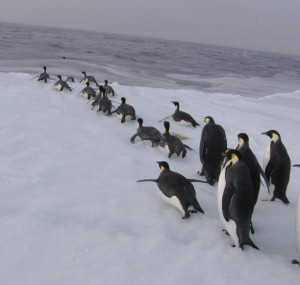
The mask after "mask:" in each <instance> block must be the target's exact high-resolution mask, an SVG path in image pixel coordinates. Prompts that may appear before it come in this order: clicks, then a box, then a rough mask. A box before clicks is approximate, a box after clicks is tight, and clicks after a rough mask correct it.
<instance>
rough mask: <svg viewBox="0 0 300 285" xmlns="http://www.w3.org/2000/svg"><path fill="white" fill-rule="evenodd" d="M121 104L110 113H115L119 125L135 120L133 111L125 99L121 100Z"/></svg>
mask: <svg viewBox="0 0 300 285" xmlns="http://www.w3.org/2000/svg"><path fill="white" fill-rule="evenodd" d="M121 102H122V103H121V104H120V106H119V107H118V108H117V109H116V110H114V111H113V112H111V113H112V114H113V113H116V114H117V117H118V118H120V119H121V123H125V121H126V120H127V119H131V120H136V116H135V109H134V108H133V107H132V106H131V105H129V104H127V103H126V98H125V97H122V98H121Z"/></svg>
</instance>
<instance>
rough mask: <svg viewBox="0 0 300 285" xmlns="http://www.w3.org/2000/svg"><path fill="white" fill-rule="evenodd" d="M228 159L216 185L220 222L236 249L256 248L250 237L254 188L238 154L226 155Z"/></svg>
mask: <svg viewBox="0 0 300 285" xmlns="http://www.w3.org/2000/svg"><path fill="white" fill-rule="evenodd" d="M225 155H226V157H227V158H228V160H227V162H226V164H225V166H224V167H223V169H222V171H221V174H220V177H219V183H218V210H219V214H220V218H221V221H222V223H223V225H224V226H225V228H226V230H227V232H228V234H229V235H230V237H231V238H232V240H233V241H234V244H235V246H236V247H240V248H241V249H244V245H250V246H252V247H253V248H255V249H258V247H257V246H256V245H255V244H254V243H253V241H252V240H251V239H250V237H249V232H250V223H251V216H252V212H253V207H254V196H253V187H252V182H251V177H250V172H249V169H248V167H247V165H246V164H245V163H244V162H243V161H242V160H241V155H240V153H239V152H238V151H237V150H233V149H228V150H226V151H225Z"/></svg>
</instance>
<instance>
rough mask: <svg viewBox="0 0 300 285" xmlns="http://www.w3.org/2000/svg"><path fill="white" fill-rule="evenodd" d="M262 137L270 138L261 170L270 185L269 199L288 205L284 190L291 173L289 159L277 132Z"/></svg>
mask: <svg viewBox="0 0 300 285" xmlns="http://www.w3.org/2000/svg"><path fill="white" fill-rule="evenodd" d="M262 135H267V136H268V137H270V141H269V142H268V144H267V147H266V150H265V154H264V159H263V168H264V171H265V174H266V177H267V179H268V182H269V185H270V199H271V201H274V200H275V198H278V199H280V200H281V201H282V202H283V203H285V204H288V203H289V200H288V198H287V197H286V190H287V186H288V183H289V180H290V172H291V160H290V157H289V155H288V153H287V151H286V149H285V147H284V145H283V143H282V141H281V138H280V134H279V133H278V132H277V131H275V130H270V131H267V132H264V133H262Z"/></svg>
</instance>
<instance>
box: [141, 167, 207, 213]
mask: <svg viewBox="0 0 300 285" xmlns="http://www.w3.org/2000/svg"><path fill="white" fill-rule="evenodd" d="M157 163H158V165H159V169H160V175H159V177H158V178H157V179H142V180H138V181H137V182H145V181H149V182H156V184H157V186H158V193H159V194H160V196H161V198H162V199H163V200H165V201H166V202H168V203H170V204H171V205H173V206H175V207H176V208H177V209H179V211H180V212H181V213H182V218H183V219H186V218H189V217H190V213H197V212H200V213H202V214H204V211H203V209H202V208H201V206H200V204H199V202H198V201H197V198H196V191H195V188H194V186H193V184H192V182H204V181H201V180H196V179H187V178H185V177H184V176H183V175H181V174H179V173H177V172H174V171H171V170H170V167H169V164H168V163H167V162H165V161H158V162H157ZM204 183H205V182H204Z"/></svg>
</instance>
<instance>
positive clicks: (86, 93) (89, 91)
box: [79, 80, 97, 100]
mask: <svg viewBox="0 0 300 285" xmlns="http://www.w3.org/2000/svg"><path fill="white" fill-rule="evenodd" d="M85 84H86V87H84V88H83V89H82V90H81V91H80V93H79V94H80V95H81V96H82V97H83V98H85V99H87V100H90V99H91V97H93V98H95V97H96V95H97V94H96V91H95V89H94V88H92V87H90V82H89V81H88V80H86V82H85Z"/></svg>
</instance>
